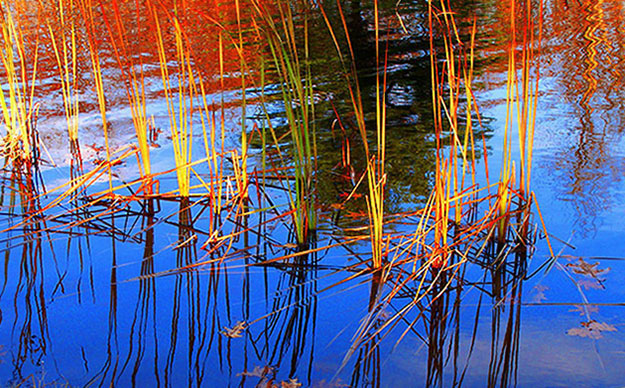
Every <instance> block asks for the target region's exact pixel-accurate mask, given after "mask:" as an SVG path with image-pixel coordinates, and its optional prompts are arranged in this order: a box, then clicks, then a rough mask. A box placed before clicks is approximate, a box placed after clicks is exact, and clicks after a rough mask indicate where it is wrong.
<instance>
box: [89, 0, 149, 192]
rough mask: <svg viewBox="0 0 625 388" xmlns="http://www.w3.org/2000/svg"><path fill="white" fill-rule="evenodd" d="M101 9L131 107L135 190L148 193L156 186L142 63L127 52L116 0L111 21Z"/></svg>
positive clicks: (125, 38) (113, 1) (112, 4)
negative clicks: (135, 151) (136, 177)
mask: <svg viewBox="0 0 625 388" xmlns="http://www.w3.org/2000/svg"><path fill="white" fill-rule="evenodd" d="M99 8H100V12H101V13H102V18H103V20H104V23H105V25H106V30H107V33H108V37H109V42H110V44H111V46H112V49H113V53H114V56H115V59H116V60H117V63H118V66H119V69H120V71H121V73H122V75H123V77H124V84H125V91H126V96H127V99H128V105H129V106H130V110H131V115H132V122H133V126H134V129H135V134H136V137H137V148H138V149H139V154H138V156H137V161H138V163H137V164H138V168H139V174H140V176H141V187H140V189H139V190H138V191H140V192H143V193H145V194H146V195H151V194H153V193H154V192H155V190H156V191H158V186H156V187H155V183H156V182H154V181H153V179H152V178H153V177H152V167H151V162H150V145H149V141H148V131H149V125H150V121H149V117H148V114H147V107H146V96H145V74H144V69H143V63H142V61H141V60H140V61H139V63H138V64H137V63H135V61H134V60H133V58H132V56H131V55H129V54H128V52H127V51H128V50H127V49H126V44H127V43H126V42H128V41H129V38H128V36H127V32H126V30H125V28H124V23H123V20H122V18H121V15H120V13H119V4H118V0H112V1H111V7H110V8H112V10H113V18H112V20H113V22H114V24H112V23H111V20H110V17H109V15H108V14H107V9H106V8H105V7H104V6H103V4H102V3H100V7H99Z"/></svg>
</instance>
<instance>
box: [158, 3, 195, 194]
mask: <svg viewBox="0 0 625 388" xmlns="http://www.w3.org/2000/svg"><path fill="white" fill-rule="evenodd" d="M153 15H154V21H155V25H156V40H157V46H158V55H159V63H160V68H161V77H162V81H163V89H164V92H165V100H166V102H167V110H168V112H169V124H170V128H171V138H172V146H173V149H174V160H175V163H176V177H177V179H178V189H179V192H180V195H181V196H182V197H188V196H189V188H190V179H191V170H190V168H189V164H190V163H191V155H192V144H193V143H192V136H193V117H192V114H193V105H192V104H193V98H194V94H195V79H194V77H193V70H192V69H191V63H190V55H189V51H188V49H186V47H185V44H184V39H183V33H182V29H181V27H180V24H179V22H178V19H177V18H176V17H173V26H174V38H175V42H176V60H177V63H178V69H177V72H176V74H177V76H178V85H179V90H178V104H177V105H178V109H177V110H176V104H175V103H174V96H173V95H172V94H173V93H172V90H171V87H170V84H169V70H168V68H167V63H168V61H167V56H166V54H165V45H164V42H163V36H162V32H161V27H160V23H159V17H158V14H157V13H156V10H153ZM187 83H188V84H189V85H188V86H187ZM187 99H188V100H189V105H190V106H187Z"/></svg>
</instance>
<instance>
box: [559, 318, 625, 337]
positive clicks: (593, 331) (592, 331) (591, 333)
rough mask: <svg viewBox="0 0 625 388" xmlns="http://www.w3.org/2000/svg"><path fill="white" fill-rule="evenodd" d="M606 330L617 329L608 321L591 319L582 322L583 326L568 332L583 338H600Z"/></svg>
mask: <svg viewBox="0 0 625 388" xmlns="http://www.w3.org/2000/svg"><path fill="white" fill-rule="evenodd" d="M604 331H616V328H615V327H614V326H612V325H610V324H607V323H602V322H597V321H595V320H590V321H588V322H582V327H575V328H572V329H569V330H567V332H566V334H567V335H572V336H577V337H582V338H592V339H600V338H603V335H601V333H602V332H604Z"/></svg>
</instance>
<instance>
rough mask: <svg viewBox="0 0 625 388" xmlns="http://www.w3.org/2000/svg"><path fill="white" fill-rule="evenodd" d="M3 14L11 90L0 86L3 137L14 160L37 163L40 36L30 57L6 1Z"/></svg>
mask: <svg viewBox="0 0 625 388" xmlns="http://www.w3.org/2000/svg"><path fill="white" fill-rule="evenodd" d="M0 13H1V15H0V18H1V19H0V28H1V33H2V46H1V51H0V59H1V60H2V66H3V72H4V76H5V77H6V80H5V82H3V84H4V85H6V88H7V89H8V90H6V89H5V88H4V87H3V88H0V109H2V124H3V125H4V128H5V130H6V134H5V137H4V139H3V148H4V154H5V156H6V157H8V158H9V159H10V160H11V161H13V162H14V163H22V162H23V163H27V164H29V165H31V164H32V163H34V162H35V161H34V160H33V147H35V145H34V144H33V142H32V135H33V134H34V130H35V127H34V125H35V123H36V120H37V114H38V106H37V105H36V104H34V102H33V100H34V98H33V95H34V92H35V81H36V79H37V63H38V56H39V36H37V39H36V43H35V45H34V53H33V55H32V57H31V58H28V57H27V54H26V47H25V44H24V37H23V34H22V32H21V30H20V27H19V26H18V25H17V24H16V22H15V20H14V18H13V15H12V10H11V8H10V7H9V5H8V4H7V3H5V2H2V3H1V4H0ZM29 65H30V66H29ZM29 67H30V68H31V69H32V70H31V74H28V71H27V69H28V68H29Z"/></svg>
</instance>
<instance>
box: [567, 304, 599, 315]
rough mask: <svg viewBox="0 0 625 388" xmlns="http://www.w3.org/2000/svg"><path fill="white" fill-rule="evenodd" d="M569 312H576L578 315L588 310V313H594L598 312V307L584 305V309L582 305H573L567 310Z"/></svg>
mask: <svg viewBox="0 0 625 388" xmlns="http://www.w3.org/2000/svg"><path fill="white" fill-rule="evenodd" d="M569 311H570V312H572V313H573V312H578V313H579V315H585V314H586V312H588V314H590V313H596V312H599V307H597V306H586V309H584V306H575V307H573V309H572V310H569Z"/></svg>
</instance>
